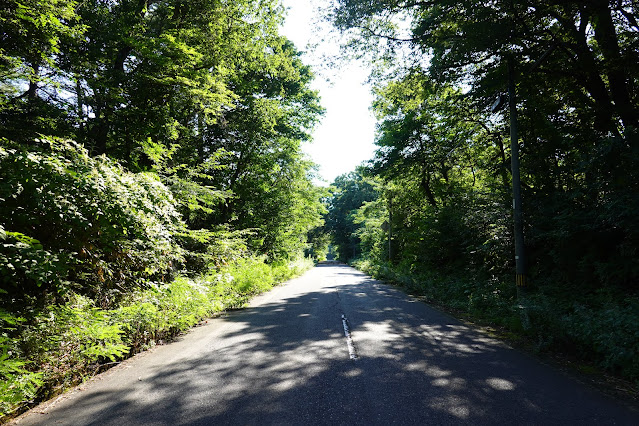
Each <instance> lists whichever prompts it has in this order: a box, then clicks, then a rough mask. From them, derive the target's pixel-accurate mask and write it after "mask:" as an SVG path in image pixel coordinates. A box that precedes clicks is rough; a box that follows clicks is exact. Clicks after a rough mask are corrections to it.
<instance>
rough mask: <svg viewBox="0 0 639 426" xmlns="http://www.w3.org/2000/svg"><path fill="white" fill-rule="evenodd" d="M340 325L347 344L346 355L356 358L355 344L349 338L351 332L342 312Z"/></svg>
mask: <svg viewBox="0 0 639 426" xmlns="http://www.w3.org/2000/svg"><path fill="white" fill-rule="evenodd" d="M342 325H343V326H344V336H346V345H347V346H348V355H349V356H350V357H351V359H357V352H356V351H355V345H354V344H353V339H352V338H351V332H350V330H349V329H348V320H347V319H346V316H345V315H343V314H342Z"/></svg>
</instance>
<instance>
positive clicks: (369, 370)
mask: <svg viewBox="0 0 639 426" xmlns="http://www.w3.org/2000/svg"><path fill="white" fill-rule="evenodd" d="M15 423H16V424H19V425H74V426H77V425H117V426H125V425H239V424H241V425H258V424H259V425H265V424H291V425H296V424H300V425H312V424H326V425H329V424H330V425H335V424H340V425H391V424H397V425H448V424H450V425H455V424H469V425H495V424H507V425H639V414H638V413H637V411H635V410H634V409H632V408H630V407H628V406H625V405H623V404H621V403H619V402H616V401H614V400H613V399H611V398H608V397H606V396H604V395H602V394H599V393H598V392H597V391H595V390H594V389H591V388H589V387H585V386H582V385H580V384H578V383H576V382H575V381H573V380H572V379H570V378H568V377H566V376H565V375H563V374H562V373H560V372H557V371H555V370H553V369H552V368H550V367H548V366H545V365H542V364H540V363H539V362H538V361H536V360H534V359H532V358H531V357H528V356H526V355H523V354H521V353H519V352H517V351H515V350H512V349H510V348H508V347H507V346H506V345H504V344H502V343H500V342H498V341H495V340H493V339H491V338H489V337H487V336H485V335H483V334H482V333H480V332H477V331H473V330H472V329H470V328H469V327H467V326H464V325H462V324H461V323H459V322H458V321H456V320H454V319H452V318H450V317H448V316H446V315H444V314H442V313H440V312H438V311H436V310H433V309H431V308H430V307H428V306H427V305H425V304H423V303H421V302H419V301H416V300H414V299H411V298H410V297H409V296H406V295H405V294H404V293H402V292H400V291H399V290H397V289H394V288H392V287H389V286H386V285H383V284H381V283H379V282H378V281H375V280H373V279H371V278H369V277H367V276H365V275H364V274H362V273H360V272H358V271H356V270H355V269H352V268H350V267H348V266H345V265H340V264H334V263H326V264H322V265H319V266H318V267H316V268H314V269H313V270H311V271H309V272H308V273H307V274H305V275H304V276H303V277H300V278H297V279H295V280H292V281H290V282H289V283H287V284H286V285H283V286H280V287H277V288H275V289H274V290H273V291H271V292H269V293H267V294H264V295H262V296H260V297H258V298H256V299H255V300H254V301H253V303H252V304H251V306H250V307H249V308H248V309H245V310H241V311H237V312H233V313H230V314H229V315H227V316H224V317H220V318H216V319H213V320H209V321H208V323H207V324H205V325H203V326H201V327H197V328H195V329H194V330H192V331H191V332H189V333H188V334H186V335H185V336H183V337H182V338H180V339H179V340H178V341H177V342H175V343H172V344H169V345H165V346H159V347H156V348H155V349H153V350H151V351H149V352H147V353H143V354H140V355H138V356H136V357H134V358H132V359H130V360H128V361H126V362H124V363H122V364H121V365H119V366H118V367H116V368H114V369H111V370H109V371H108V372H106V373H105V374H102V375H100V376H98V377H97V378H95V379H93V380H91V381H89V382H88V383H86V384H84V385H82V386H80V387H79V388H77V389H76V390H74V391H72V392H69V393H67V394H65V395H63V396H62V397H60V398H58V399H56V400H54V401H53V402H50V403H48V404H44V405H41V406H40V407H37V408H36V409H34V410H31V411H30V412H29V413H27V414H25V415H23V416H22V417H20V418H18V419H17V420H16V421H15Z"/></svg>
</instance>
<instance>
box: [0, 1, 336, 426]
mask: <svg viewBox="0 0 639 426" xmlns="http://www.w3.org/2000/svg"><path fill="white" fill-rule="evenodd" d="M283 13H284V10H283V7H282V6H281V5H280V4H279V2H278V1H275V0H266V1H265V0H259V1H257V0H240V1H233V2H224V1H222V2H220V1H217V0H195V1H190V0H187V1H175V0H159V1H154V0H149V1H137V0H131V1H104V0H89V1H83V2H79V1H75V0H26V1H24V0H20V1H17V0H9V1H8V2H4V3H3V5H2V6H0V26H1V27H2V33H1V35H0V37H1V38H2V41H1V43H0V129H1V130H0V131H1V134H0V243H1V245H0V323H1V328H2V332H1V334H0V417H3V416H6V417H8V416H11V415H13V414H15V413H19V412H20V411H22V410H24V409H25V408H27V407H29V406H31V405H32V404H33V403H34V402H38V401H42V400H44V399H46V398H49V397H51V396H53V395H55V394H57V393H59V392H60V391H62V390H64V389H66V388H69V387H70V386H72V385H73V384H75V383H78V382H79V381H81V380H83V379H85V378H87V377H90V376H92V375H94V374H95V373H97V372H99V371H102V370H103V369H104V368H106V367H108V366H109V365H113V364H116V363H117V362H118V361H119V360H121V359H122V358H124V357H127V356H129V355H132V354H135V353H136V352H139V351H140V350H143V349H144V348H148V347H151V346H153V345H155V344H158V343H161V342H163V341H166V340H169V339H171V337H172V336H175V335H176V334H177V333H179V332H180V331H182V330H184V329H186V328H188V327H190V326H193V325H195V324H197V323H198V322H199V321H200V320H202V319H203V318H206V317H208V316H210V315H212V314H214V313H215V312H219V311H222V310H224V309H228V308H233V307H238V306H242V305H243V304H244V303H245V301H246V300H247V299H248V298H249V297H250V296H251V295H253V294H255V293H257V292H261V291H265V290H267V289H269V288H271V286H272V285H274V284H275V283H278V282H282V281H285V280H286V279H289V278H290V277H292V276H294V275H296V274H299V273H301V272H303V271H304V270H305V269H308V268H309V267H311V266H312V265H313V262H312V261H311V260H310V259H307V258H305V257H304V254H305V251H308V243H307V234H308V232H309V231H310V230H312V229H314V228H317V227H318V226H321V225H322V223H323V222H322V221H323V217H322V215H323V213H324V212H325V206H324V204H323V203H322V202H321V199H322V198H323V197H324V196H325V194H326V193H327V191H326V189H324V188H320V187H317V186H316V185H315V184H314V183H313V179H314V176H315V166H314V165H313V164H312V163H311V162H310V160H309V159H307V158H306V157H305V156H304V155H303V153H302V151H301V145H302V143H305V142H307V141H309V140H310V135H311V132H312V129H313V127H314V125H315V123H316V122H317V121H318V120H319V118H320V117H321V115H322V113H323V109H322V107H321V106H320V103H319V95H318V94H317V93H316V92H315V91H313V90H311V89H310V82H311V80H312V79H313V72H312V70H311V69H310V68H309V67H308V66H306V65H304V64H303V63H302V61H301V59H300V52H298V51H297V49H296V48H295V46H294V45H293V44H292V43H291V42H290V41H289V40H287V39H286V38H285V37H283V36H281V35H280V34H279V28H280V26H281V23H282V20H283Z"/></svg>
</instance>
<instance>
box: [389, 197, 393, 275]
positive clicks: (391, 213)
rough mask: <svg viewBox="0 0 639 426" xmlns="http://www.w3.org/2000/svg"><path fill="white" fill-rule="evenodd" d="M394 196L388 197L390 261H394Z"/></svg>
mask: <svg viewBox="0 0 639 426" xmlns="http://www.w3.org/2000/svg"><path fill="white" fill-rule="evenodd" d="M392 240H393V196H392V195H391V196H390V197H389V198H388V263H389V264H391V263H393V245H392Z"/></svg>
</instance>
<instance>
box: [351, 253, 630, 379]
mask: <svg viewBox="0 0 639 426" xmlns="http://www.w3.org/2000/svg"><path fill="white" fill-rule="evenodd" d="M353 266H355V267H356V268H358V269H360V270H362V271H363V272H365V273H367V274H369V275H371V276H373V277H375V278H379V279H382V280H385V281H388V282H391V283H394V284H396V285H400V286H402V287H404V288H406V289H407V290H408V291H409V292H411V293H414V294H416V295H419V296H422V297H424V298H425V299H427V300H428V301H429V302H432V303H435V304H436V305H440V306H443V307H445V308H447V309H451V310H453V311H454V312H455V313H456V314H460V315H462V316H463V317H466V318H468V319H470V320H472V321H474V322H478V323H481V324H485V325H492V326H496V327H499V328H500V329H501V330H504V331H505V332H506V333H507V335H508V336H509V337H511V338H514V339H518V340H525V341H526V342H528V343H529V346H531V349H533V351H535V352H537V353H544V352H551V353H562V354H564V355H568V356H569V357H571V358H572V359H576V360H580V361H581V362H583V363H588V364H594V365H596V366H598V367H599V368H600V369H602V370H605V371H607V372H609V373H613V374H615V375H617V376H620V377H622V378H624V379H626V380H628V381H630V382H631V383H634V387H635V390H637V389H639V329H638V328H637V324H639V299H637V298H636V297H635V298H633V297H623V298H622V297H611V296H610V295H609V294H603V293H602V294H588V295H583V296H581V297H580V295H578V294H575V293H574V292H566V293H565V294H555V293H550V292H548V291H545V290H544V288H543V287H540V288H537V289H535V290H533V291H531V292H530V293H529V294H528V295H527V296H526V297H525V298H524V299H523V300H521V299H517V297H516V291H515V287H514V285H513V284H512V283H510V282H507V281H506V280H504V279H497V278H492V279H480V278H477V277H469V276H467V275H463V274H460V275H458V276H455V275H442V274H439V273H435V272H433V273H428V272H423V271H414V270H410V268H406V267H402V266H401V265H400V266H395V265H393V266H390V265H388V264H380V263H375V262H373V261H370V260H358V261H355V262H353Z"/></svg>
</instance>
